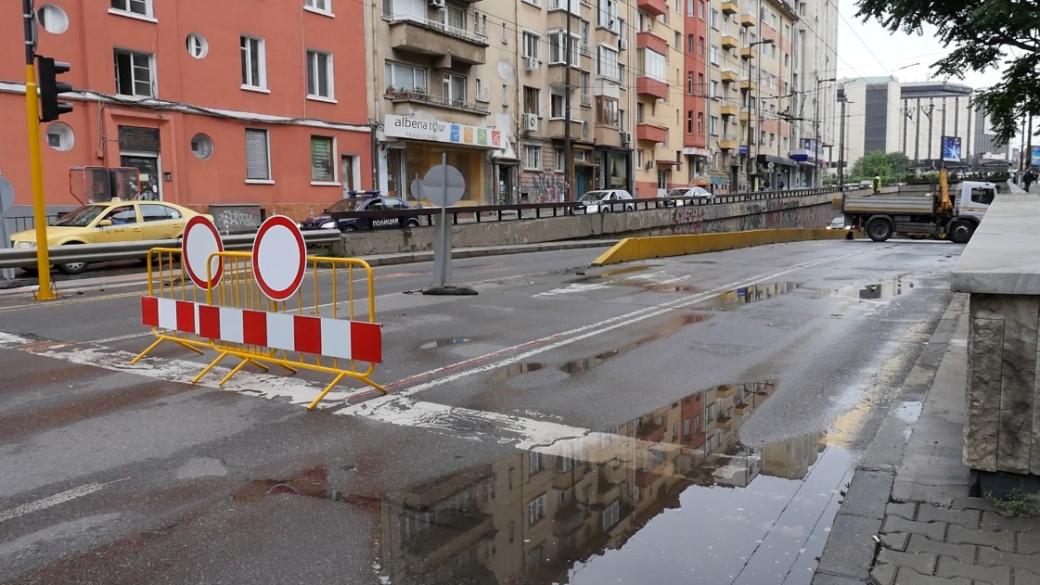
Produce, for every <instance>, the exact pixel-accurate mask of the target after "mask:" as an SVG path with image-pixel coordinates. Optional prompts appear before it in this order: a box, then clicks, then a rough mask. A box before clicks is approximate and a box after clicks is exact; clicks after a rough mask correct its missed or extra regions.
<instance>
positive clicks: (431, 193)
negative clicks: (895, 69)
mask: <svg viewBox="0 0 1040 585" xmlns="http://www.w3.org/2000/svg"><path fill="white" fill-rule="evenodd" d="M445 171H447V172H445ZM422 182H423V186H422V192H423V195H425V196H426V198H427V199H429V200H430V203H433V204H434V205H439V206H441V207H451V206H452V205H455V204H456V203H458V202H459V200H461V199H462V195H463V194H465V193H466V179H465V178H464V177H463V176H462V173H460V172H459V169H456V168H455V167H453V166H451V165H437V166H435V167H433V168H432V169H430V170H429V171H426V175H425V176H424V177H423V180H422Z"/></svg>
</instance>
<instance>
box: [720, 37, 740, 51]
mask: <svg viewBox="0 0 1040 585" xmlns="http://www.w3.org/2000/svg"><path fill="white" fill-rule="evenodd" d="M738 46H740V41H738V40H737V37H735V36H733V35H722V48H723V49H736V48H737V47H738Z"/></svg>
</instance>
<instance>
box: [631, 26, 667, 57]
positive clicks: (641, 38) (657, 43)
mask: <svg viewBox="0 0 1040 585" xmlns="http://www.w3.org/2000/svg"><path fill="white" fill-rule="evenodd" d="M636 47H638V48H640V49H650V50H652V51H656V52H658V53H660V54H662V55H668V41H666V40H664V39H662V38H661V37H659V36H657V35H655V34H654V33H652V32H650V31H645V30H644V31H640V32H638V33H636Z"/></svg>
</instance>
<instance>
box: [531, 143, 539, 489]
mask: <svg viewBox="0 0 1040 585" xmlns="http://www.w3.org/2000/svg"><path fill="white" fill-rule="evenodd" d="M539 150H541V149H539ZM541 470H542V454H541V453H539V452H538V451H528V452H527V476H528V477H530V476H532V475H534V474H536V473H538V472H539V471H541Z"/></svg>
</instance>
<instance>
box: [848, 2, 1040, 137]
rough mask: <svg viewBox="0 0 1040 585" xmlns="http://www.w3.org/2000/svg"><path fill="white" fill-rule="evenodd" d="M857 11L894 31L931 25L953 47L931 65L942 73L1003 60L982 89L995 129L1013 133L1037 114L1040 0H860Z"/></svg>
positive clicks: (1008, 134) (1039, 109)
mask: <svg viewBox="0 0 1040 585" xmlns="http://www.w3.org/2000/svg"><path fill="white" fill-rule="evenodd" d="M858 8H859V11H858V12H857V14H856V16H858V17H860V18H862V19H863V20H868V19H871V18H873V19H876V20H878V21H879V22H881V24H882V25H884V27H885V28H887V29H888V30H890V31H892V32H896V31H900V30H902V31H904V32H907V33H918V34H921V33H922V29H923V26H924V25H925V24H929V25H932V26H934V27H935V28H936V29H937V32H938V35H937V36H938V39H939V40H940V41H941V42H942V44H943V46H945V47H947V48H951V49H952V51H951V52H950V54H949V55H947V56H946V57H944V58H942V59H940V60H939V61H936V62H935V63H933V64H932V68H933V70H934V72H935V73H936V74H937V75H939V76H941V77H956V78H958V79H963V78H964V73H965V72H966V71H982V70H985V69H988V68H991V67H998V66H1000V65H1002V64H1005V63H1006V65H1007V67H1006V69H1005V70H1004V73H1003V76H1002V78H1001V81H1000V82H999V83H997V84H996V85H994V86H993V87H990V88H987V89H984V90H981V91H980V92H979V94H978V95H977V96H976V101H977V102H979V103H982V104H984V105H985V106H986V109H987V110H988V111H989V115H990V117H991V118H992V120H993V127H994V132H996V134H997V137H998V138H1000V139H1001V140H1002V141H1004V142H1010V141H1011V139H1012V138H1013V137H1014V136H1015V132H1016V130H1017V128H1018V126H1019V122H1020V120H1021V118H1022V116H1023V115H1025V114H1038V113H1040V78H1038V75H1037V74H1038V66H1040V0H975V1H968V0H963V1H951V0H860V1H859V3H858Z"/></svg>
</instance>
